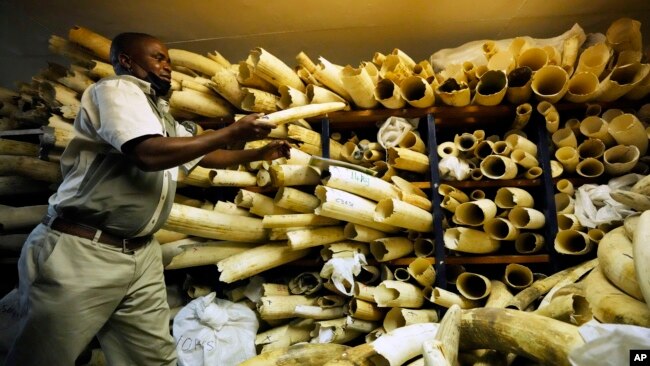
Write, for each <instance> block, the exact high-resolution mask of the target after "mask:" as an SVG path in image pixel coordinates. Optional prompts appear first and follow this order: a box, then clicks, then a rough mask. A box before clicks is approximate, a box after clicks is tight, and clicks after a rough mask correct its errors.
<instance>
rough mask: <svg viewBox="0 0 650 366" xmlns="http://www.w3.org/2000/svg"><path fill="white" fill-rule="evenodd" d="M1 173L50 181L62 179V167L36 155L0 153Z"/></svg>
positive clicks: (54, 181)
mask: <svg viewBox="0 0 650 366" xmlns="http://www.w3.org/2000/svg"><path fill="white" fill-rule="evenodd" d="M0 175H19V176H22V177H27V178H31V179H34V180H39V181H45V182H49V183H58V182H60V181H61V167H60V166H59V164H57V163H51V162H47V161H43V160H40V159H38V158H35V157H27V156H12V155H0Z"/></svg>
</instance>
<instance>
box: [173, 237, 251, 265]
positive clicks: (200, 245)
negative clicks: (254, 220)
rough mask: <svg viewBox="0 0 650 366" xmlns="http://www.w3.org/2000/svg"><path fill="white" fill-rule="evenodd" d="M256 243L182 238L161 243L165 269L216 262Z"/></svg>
mask: <svg viewBox="0 0 650 366" xmlns="http://www.w3.org/2000/svg"><path fill="white" fill-rule="evenodd" d="M256 245H257V244H254V243H242V242H232V241H206V242H203V241H197V240H195V239H183V240H178V241H176V242H171V243H167V244H164V245H161V247H160V248H161V250H162V257H163V264H164V266H165V269H178V268H188V267H196V266H205V265H208V264H216V263H217V262H219V261H220V260H222V259H225V258H228V257H229V256H231V255H234V254H237V253H241V252H244V251H246V250H248V249H252V248H253V247H254V246H256Z"/></svg>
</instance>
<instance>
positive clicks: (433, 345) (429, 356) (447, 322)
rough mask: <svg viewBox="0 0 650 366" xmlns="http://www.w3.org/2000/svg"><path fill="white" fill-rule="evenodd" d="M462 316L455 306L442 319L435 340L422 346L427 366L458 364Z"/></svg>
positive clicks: (451, 365) (452, 365)
mask: <svg viewBox="0 0 650 366" xmlns="http://www.w3.org/2000/svg"><path fill="white" fill-rule="evenodd" d="M461 316H462V310H461V309H460V307H458V305H453V306H452V307H451V308H449V310H447V312H446V313H445V316H444V317H443V318H442V321H441V322H440V326H439V327H438V331H437V332H436V336H435V338H434V339H432V340H430V341H429V340H427V341H425V342H424V343H423V344H422V350H423V356H424V365H425V366H454V365H457V364H458V344H459V342H460V322H461Z"/></svg>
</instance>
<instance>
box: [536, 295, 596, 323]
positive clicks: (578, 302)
mask: <svg viewBox="0 0 650 366" xmlns="http://www.w3.org/2000/svg"><path fill="white" fill-rule="evenodd" d="M534 313H535V314H538V315H543V316H547V317H549V318H553V319H557V320H560V321H563V322H565V323H570V324H574V325H582V324H584V323H586V322H588V321H589V320H591V319H593V315H592V313H591V309H590V307H589V303H588V302H587V299H585V297H584V296H581V295H577V294H567V295H562V296H556V297H554V298H553V300H551V302H550V303H549V304H548V305H546V306H545V307H543V308H539V309H537V310H535V311H534Z"/></svg>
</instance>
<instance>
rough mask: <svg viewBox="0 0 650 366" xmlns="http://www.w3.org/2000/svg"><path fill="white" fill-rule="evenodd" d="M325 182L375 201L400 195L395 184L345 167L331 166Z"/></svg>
mask: <svg viewBox="0 0 650 366" xmlns="http://www.w3.org/2000/svg"><path fill="white" fill-rule="evenodd" d="M323 184H324V185H325V186H327V187H332V188H336V189H340V190H343V191H346V192H349V193H354V194H356V195H359V196H361V197H365V198H368V199H371V200H373V201H380V200H382V199H384V198H397V197H399V189H397V187H395V186H394V185H392V184H390V183H388V182H386V181H384V180H382V179H379V178H375V177H373V176H371V175H369V174H365V173H362V172H359V171H356V170H352V169H348V168H343V167H337V166H331V167H330V168H329V176H328V177H326V178H324V179H323Z"/></svg>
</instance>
